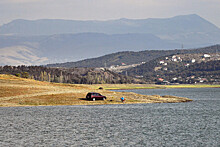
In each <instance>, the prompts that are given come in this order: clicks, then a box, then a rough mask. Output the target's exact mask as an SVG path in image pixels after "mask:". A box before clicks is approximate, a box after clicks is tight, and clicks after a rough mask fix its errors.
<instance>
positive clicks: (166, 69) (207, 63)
mask: <svg viewBox="0 0 220 147" xmlns="http://www.w3.org/2000/svg"><path fill="white" fill-rule="evenodd" d="M124 74H128V75H129V76H136V77H142V78H143V79H145V80H147V81H148V82H155V83H163V84H169V83H189V84H190V83H212V84H214V83H220V55H219V54H177V55H172V56H164V57H160V58H157V59H155V60H152V61H149V62H147V63H145V64H142V65H140V66H137V67H134V68H130V69H128V70H127V71H124Z"/></svg>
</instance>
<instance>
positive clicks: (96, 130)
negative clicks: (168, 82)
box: [0, 88, 220, 147]
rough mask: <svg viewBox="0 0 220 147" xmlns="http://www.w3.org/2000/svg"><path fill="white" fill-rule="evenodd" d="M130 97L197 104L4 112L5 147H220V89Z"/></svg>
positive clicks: (0, 138) (0, 114)
mask: <svg viewBox="0 0 220 147" xmlns="http://www.w3.org/2000/svg"><path fill="white" fill-rule="evenodd" d="M130 91H133V92H137V93H141V94H159V95H176V96H183V97H189V98H192V99H193V100H194V101H193V102H188V103H168V104H133V105H103V106H50V107H11V108H0V126H1V127H0V146H12V147H14V146H51V147H54V146H195V147H197V146H198V147H203V146H207V147H219V146H220V89H217V88H206V89H166V90H164V89H156V90H130Z"/></svg>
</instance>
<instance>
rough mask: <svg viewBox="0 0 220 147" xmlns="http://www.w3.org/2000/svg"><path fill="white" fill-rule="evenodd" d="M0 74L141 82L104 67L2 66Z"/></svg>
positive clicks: (68, 80) (61, 80) (58, 79)
mask: <svg viewBox="0 0 220 147" xmlns="http://www.w3.org/2000/svg"><path fill="white" fill-rule="evenodd" d="M0 74H12V75H16V76H18V77H23V78H30V79H35V80H39V81H48V82H58V83H74V84H105V83H109V84H116V83H118V84H120V83H141V82H143V81H142V80H137V79H135V78H131V77H128V76H124V75H119V74H117V73H114V72H112V71H109V70H106V69H104V68H68V69H67V68H47V67H42V66H4V67H0Z"/></svg>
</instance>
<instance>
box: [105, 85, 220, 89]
mask: <svg viewBox="0 0 220 147" xmlns="http://www.w3.org/2000/svg"><path fill="white" fill-rule="evenodd" d="M124 85H125V86H123V87H109V86H107V87H106V88H105V86H103V88H104V89H106V90H133V89H174V88H183V89H184V88H220V85H193V84H189V85H186V84H183V85H154V86H153V87H152V86H151V87H135V86H132V85H133V84H131V85H127V86H126V84H124Z"/></svg>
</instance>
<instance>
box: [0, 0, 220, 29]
mask: <svg viewBox="0 0 220 147" xmlns="http://www.w3.org/2000/svg"><path fill="white" fill-rule="evenodd" d="M187 14H197V15H199V16H201V17H203V18H205V19H206V20H208V21H210V22H211V23H213V24H215V25H216V26H218V27H219V28H220V0H0V25H3V24H6V23H8V22H10V21H12V20H14V19H28V20H36V19H68V20H109V19H119V18H130V19H146V18H168V17H173V16H177V15H187Z"/></svg>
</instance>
